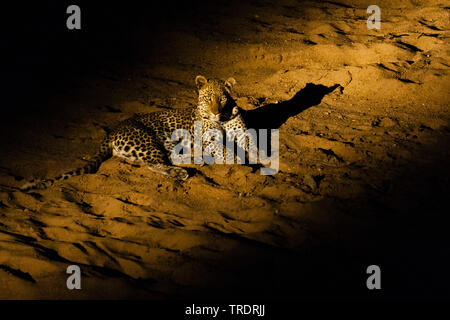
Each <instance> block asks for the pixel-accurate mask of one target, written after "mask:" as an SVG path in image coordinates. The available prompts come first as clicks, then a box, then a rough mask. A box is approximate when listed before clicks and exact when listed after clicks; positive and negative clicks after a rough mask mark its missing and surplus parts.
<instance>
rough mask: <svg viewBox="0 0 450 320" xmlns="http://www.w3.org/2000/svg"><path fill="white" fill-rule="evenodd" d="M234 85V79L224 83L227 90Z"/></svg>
mask: <svg viewBox="0 0 450 320" xmlns="http://www.w3.org/2000/svg"><path fill="white" fill-rule="evenodd" d="M235 84H236V80H235V79H234V78H228V79H227V81H225V86H226V87H227V88H228V90H231V89H232V88H233V87H234V85H235Z"/></svg>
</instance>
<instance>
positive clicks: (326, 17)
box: [0, 0, 450, 299]
mask: <svg viewBox="0 0 450 320" xmlns="http://www.w3.org/2000/svg"><path fill="white" fill-rule="evenodd" d="M227 3H228V2H227ZM227 3H225V4H222V5H220V4H216V5H214V6H211V8H207V9H205V10H206V12H209V11H210V14H206V15H205V14H204V12H203V14H202V17H201V19H200V17H199V19H198V20H197V21H196V22H195V23H190V24H189V25H186V24H183V23H181V22H180V23H177V22H176V21H171V22H170V23H167V25H162V26H161V29H160V30H161V32H159V33H158V36H157V39H156V40H155V39H153V42H152V45H150V44H149V43H148V42H147V41H146V37H145V35H146V33H147V32H148V30H147V29H146V28H145V26H142V28H140V29H139V30H138V31H137V32H136V33H135V34H134V35H135V37H136V38H135V39H134V42H133V43H134V44H135V48H134V49H133V50H134V51H133V52H132V54H133V57H134V60H133V63H130V64H114V63H106V62H105V64H104V65H102V66H100V67H98V68H99V70H101V71H100V72H96V73H94V74H91V75H90V77H89V78H83V79H78V78H77V77H74V78H73V79H72V83H71V85H70V86H67V87H66V88H65V89H61V90H58V91H57V92H55V93H54V94H53V96H52V98H51V99H49V100H48V101H45V103H46V104H47V105H48V106H49V107H48V108H47V109H45V110H40V111H38V112H35V113H34V114H32V115H24V116H22V117H20V118H18V119H15V120H14V121H13V122H12V123H10V124H9V125H4V126H2V127H1V128H0V131H1V145H2V157H1V158H0V185H1V189H0V298H2V299H16V298H26V299H30V298H31V299H35V298H38V299H44V298H50V299H55V298H67V299H79V298H162V299H165V298H173V297H185V296H190V297H192V296H201V295H205V296H209V297H217V296H234V297H236V296H264V297H278V298H283V297H293V296H324V295H325V296H327V295H331V296H341V295H358V296H365V295H368V293H367V290H366V289H365V280H366V278H367V275H366V269H365V268H366V267H367V266H368V265H370V264H378V265H380V266H381V268H382V270H385V273H384V277H383V285H384V290H385V293H386V294H387V295H391V296H396V295H400V296H405V295H406V296H408V295H412V296H426V295H436V294H439V295H442V294H449V291H448V290H449V289H448V288H449V286H448V285H449V282H448V277H445V275H446V274H448V267H449V250H448V243H446V240H445V239H446V238H447V237H446V232H447V230H448V225H447V224H446V223H445V222H446V221H447V220H446V219H448V218H446V217H445V214H447V213H448V212H447V211H448V209H447V208H448V202H447V201H448V200H447V198H448V194H449V168H448V164H449V148H448V146H449V142H450V141H449V138H450V127H449V118H450V117H449V113H448V107H449V102H450V96H449V89H450V74H449V70H450V45H449V31H450V23H449V7H450V3H449V2H448V1H412V0H411V1H403V0H398V1H377V4H378V5H379V6H380V7H381V10H382V12H381V13H382V22H381V29H380V30H368V29H367V27H366V19H367V17H368V14H367V13H366V8H367V6H368V5H370V4H372V3H369V2H367V3H366V2H364V1H351V0H345V1H340V2H339V3H338V2H332V1H330V2H304V3H301V4H299V3H298V2H296V1H288V0H282V1H277V2H273V3H270V2H264V1H261V2H248V3H247V4H243V3H241V4H239V10H237V4H233V5H228V4H227ZM208 10H209V11H208ZM218 13H220V15H221V16H222V18H221V20H220V23H217V19H216V18H215V17H217V14H218ZM154 44H160V45H159V46H157V45H154ZM130 50H131V49H130ZM197 74H202V75H205V76H207V77H214V78H222V79H226V78H227V77H230V76H232V77H234V78H235V79H236V80H237V84H236V86H235V92H234V98H235V99H236V101H237V103H238V105H239V106H241V107H242V108H243V109H245V110H247V112H246V114H245V115H246V119H247V121H248V123H249V124H250V126H251V127H255V128H278V129H279V130H280V168H279V172H278V173H277V174H276V175H274V176H262V175H260V174H259V171H257V170H256V171H255V170H254V169H252V168H251V167H248V166H241V165H211V166H205V167H197V168H194V169H191V170H192V172H193V176H192V178H190V179H188V180H187V181H186V182H184V183H181V184H180V183H174V181H172V180H170V179H167V178H165V177H163V176H160V175H158V174H154V173H152V172H150V171H149V170H148V169H146V168H145V167H136V166H132V165H130V164H126V163H123V162H121V161H120V160H118V159H114V158H113V159H110V160H108V161H107V162H105V163H103V164H102V166H101V167H100V170H99V171H98V173H96V174H92V175H84V176H80V177H75V178H73V179H70V180H68V181H64V182H59V183H57V184H56V185H55V186H54V187H51V188H49V189H47V190H42V191H41V190H39V191H36V192H31V193H23V192H20V191H18V190H17V189H15V187H18V186H20V185H21V184H22V183H23V182H24V180H23V179H24V178H25V179H30V178H39V177H52V176H56V175H58V174H60V173H62V172H65V171H68V170H71V169H75V168H77V167H79V166H82V165H83V164H85V163H86V162H85V160H84V159H87V158H89V156H90V155H93V154H95V152H96V150H97V148H98V145H99V143H100V142H101V140H102V138H103V137H104V136H105V134H106V131H105V130H108V128H111V127H113V126H114V125H115V124H117V123H118V122H119V121H120V120H123V119H125V118H128V117H130V116H132V115H133V114H134V113H136V112H149V111H154V110H157V109H159V108H161V107H168V108H186V107H190V106H193V105H195V103H196V92H195V90H194V82H193V79H194V77H195V76H196V75H197ZM62 106H64V107H62ZM72 264H76V265H79V266H80V267H81V269H82V272H83V278H82V287H83V289H82V290H79V291H75V290H74V291H70V290H67V288H66V278H67V276H68V275H67V274H66V268H67V266H69V265H72Z"/></svg>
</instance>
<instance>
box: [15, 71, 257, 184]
mask: <svg viewBox="0 0 450 320" xmlns="http://www.w3.org/2000/svg"><path fill="white" fill-rule="evenodd" d="M195 83H196V86H197V88H198V94H199V97H198V105H197V107H195V108H189V109H176V110H169V111H161V112H153V113H146V114H137V115H135V116H134V117H132V118H129V119H127V120H124V121H123V122H121V123H120V124H119V125H118V126H117V127H115V128H114V129H113V130H112V131H111V132H110V133H109V134H108V135H107V137H106V138H105V140H104V141H103V143H102V144H101V146H100V151H99V153H98V154H97V155H96V156H95V157H94V158H93V159H92V161H90V162H89V163H88V164H87V165H86V166H84V167H82V168H79V169H76V170H73V171H69V172H66V173H64V174H62V175H60V176H58V177H56V178H52V179H43V180H32V181H29V182H28V183H26V184H25V185H24V186H22V190H25V191H27V190H31V189H44V188H47V187H49V186H51V185H53V184H54V183H55V182H56V181H58V180H65V179H68V178H69V177H71V176H76V175H82V174H87V173H95V172H96V171H97V170H98V168H99V167H100V165H101V163H102V162H104V161H105V160H107V159H109V158H110V157H112V156H117V157H121V158H125V159H127V160H130V161H133V162H138V163H143V164H145V165H147V166H148V168H149V169H150V170H152V171H154V172H157V173H161V174H164V175H168V176H170V177H173V178H175V179H179V180H185V179H187V178H188V173H187V171H186V170H185V169H184V168H182V167H178V166H175V165H173V164H172V163H171V161H170V157H169V155H170V152H171V151H172V148H173V147H174V145H175V144H174V143H173V142H172V141H171V136H172V133H173V131H174V130H176V129H186V130H189V132H190V134H191V136H192V137H193V136H194V131H193V128H194V122H195V121H202V128H203V133H204V132H205V131H206V130H208V129H212V128H214V129H218V130H220V131H222V132H224V130H226V129H228V128H233V129H242V130H246V126H245V123H244V121H243V119H242V117H241V115H240V114H239V108H238V107H237V106H236V105H235V103H234V100H233V99H232V98H231V96H230V92H231V89H232V87H233V86H234V85H235V83H236V80H234V79H233V78H229V79H228V80H227V81H219V80H207V79H206V78H205V77H203V76H197V77H196V78H195ZM238 145H241V146H242V147H244V148H245V149H247V150H248V148H249V147H248V145H245V144H244V143H243V142H242V141H241V142H239V139H238ZM203 148H208V145H203Z"/></svg>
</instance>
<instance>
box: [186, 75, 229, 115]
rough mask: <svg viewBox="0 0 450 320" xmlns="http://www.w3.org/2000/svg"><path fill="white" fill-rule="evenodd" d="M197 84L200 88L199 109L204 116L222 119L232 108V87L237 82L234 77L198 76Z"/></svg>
mask: <svg viewBox="0 0 450 320" xmlns="http://www.w3.org/2000/svg"><path fill="white" fill-rule="evenodd" d="M195 84H196V86H197V89H198V110H199V112H200V115H201V116H202V118H206V119H208V120H211V121H220V120H221V118H223V117H224V114H225V113H228V111H229V110H228V109H230V110H232V107H233V103H234V100H233V98H231V89H232V88H233V86H234V85H235V84H236V80H234V78H228V80H226V81H222V80H214V79H209V80H208V79H206V78H205V77H204V76H197V77H196V78H195Z"/></svg>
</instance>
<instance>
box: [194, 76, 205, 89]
mask: <svg viewBox="0 0 450 320" xmlns="http://www.w3.org/2000/svg"><path fill="white" fill-rule="evenodd" d="M207 82H208V80H207V79H206V78H205V77H204V76H196V77H195V85H196V86H197V89H198V90H200V89H201V88H203V86H204V85H205V84H206V83H207Z"/></svg>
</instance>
